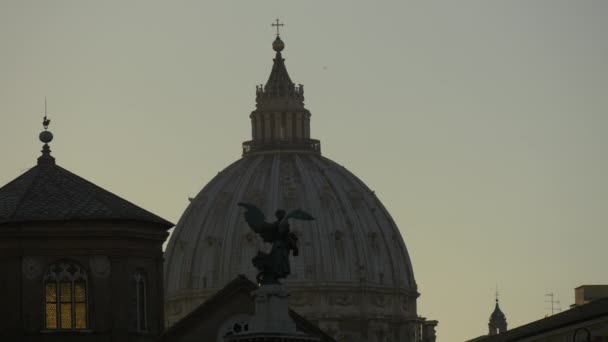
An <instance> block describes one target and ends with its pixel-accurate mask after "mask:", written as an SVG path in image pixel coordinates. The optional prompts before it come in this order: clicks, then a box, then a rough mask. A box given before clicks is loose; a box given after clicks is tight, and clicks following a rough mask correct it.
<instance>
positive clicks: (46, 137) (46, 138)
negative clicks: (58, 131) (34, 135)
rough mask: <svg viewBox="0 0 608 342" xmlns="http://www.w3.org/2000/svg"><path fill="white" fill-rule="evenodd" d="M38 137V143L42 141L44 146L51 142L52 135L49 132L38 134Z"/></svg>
mask: <svg viewBox="0 0 608 342" xmlns="http://www.w3.org/2000/svg"><path fill="white" fill-rule="evenodd" d="M38 137H39V138H40V141H42V142H43V143H45V144H48V143H50V142H51V141H53V133H51V132H49V131H42V132H40V135H39V136H38Z"/></svg>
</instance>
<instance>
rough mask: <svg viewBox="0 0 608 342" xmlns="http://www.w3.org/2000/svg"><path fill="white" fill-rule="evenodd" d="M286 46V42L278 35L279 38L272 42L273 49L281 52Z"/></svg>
mask: <svg viewBox="0 0 608 342" xmlns="http://www.w3.org/2000/svg"><path fill="white" fill-rule="evenodd" d="M284 48H285V43H283V41H282V40H281V38H279V37H277V39H275V40H274V42H272V49H273V50H274V51H276V52H281V51H283V49H284Z"/></svg>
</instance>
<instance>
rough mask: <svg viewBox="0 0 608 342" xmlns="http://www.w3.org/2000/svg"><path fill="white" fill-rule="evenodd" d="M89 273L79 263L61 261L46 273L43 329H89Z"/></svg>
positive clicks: (50, 267)
mask: <svg viewBox="0 0 608 342" xmlns="http://www.w3.org/2000/svg"><path fill="white" fill-rule="evenodd" d="M87 296H88V294H87V274H86V272H85V271H84V269H82V267H80V266H79V265H78V264H76V263H74V262H70V261H60V262H57V263H55V264H52V265H51V266H49V268H48V269H47V271H46V273H45V274H44V322H45V324H44V326H45V329H49V330H82V329H87V327H88V315H87V311H88V308H87Z"/></svg>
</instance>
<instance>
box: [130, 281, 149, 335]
mask: <svg viewBox="0 0 608 342" xmlns="http://www.w3.org/2000/svg"><path fill="white" fill-rule="evenodd" d="M131 330H133V331H148V282H147V279H146V274H145V273H144V272H143V271H142V270H137V271H135V272H134V273H133V275H132V277H131Z"/></svg>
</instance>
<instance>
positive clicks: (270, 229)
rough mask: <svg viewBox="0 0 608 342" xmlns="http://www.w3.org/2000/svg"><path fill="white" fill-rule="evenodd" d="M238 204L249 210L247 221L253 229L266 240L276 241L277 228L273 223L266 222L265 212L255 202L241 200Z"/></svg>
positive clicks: (246, 213) (246, 215)
mask: <svg viewBox="0 0 608 342" xmlns="http://www.w3.org/2000/svg"><path fill="white" fill-rule="evenodd" d="M237 205H238V206H241V207H243V208H245V209H246V210H247V211H245V221H247V224H248V225H249V227H250V228H251V230H253V231H254V232H256V233H257V234H259V235H260V236H261V237H262V239H263V240H264V242H274V240H275V235H276V234H275V230H276V229H275V227H274V225H273V224H272V223H268V222H266V216H264V213H263V212H262V211H261V210H260V209H259V208H258V207H256V206H255V205H253V204H249V203H243V202H239V203H237Z"/></svg>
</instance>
